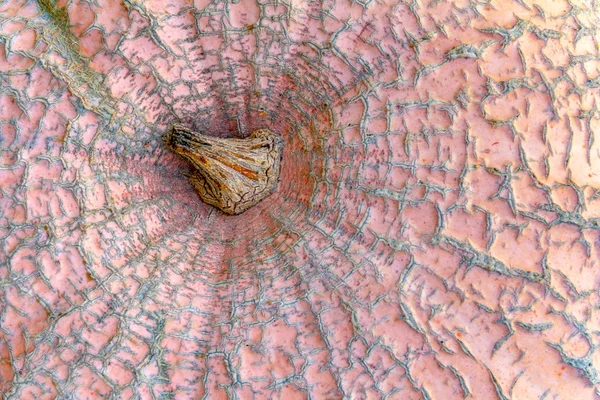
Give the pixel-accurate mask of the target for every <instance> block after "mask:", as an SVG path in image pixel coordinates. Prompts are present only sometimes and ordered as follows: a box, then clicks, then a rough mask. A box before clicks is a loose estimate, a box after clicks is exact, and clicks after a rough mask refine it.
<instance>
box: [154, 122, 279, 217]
mask: <svg viewBox="0 0 600 400" xmlns="http://www.w3.org/2000/svg"><path fill="white" fill-rule="evenodd" d="M166 144H167V146H169V147H170V148H171V149H172V150H173V151H174V152H176V153H177V154H179V155H181V156H182V157H183V158H185V159H186V160H188V161H190V163H191V164H192V165H193V166H194V167H195V169H196V170H195V171H194V172H193V173H192V174H191V175H190V176H189V179H190V182H191V183H192V184H193V185H194V187H195V188H196V190H197V191H198V194H199V195H200V198H201V199H202V200H204V202H205V203H207V204H210V205H213V206H215V207H217V208H218V209H219V210H221V211H223V212H224V213H226V214H232V215H237V214H241V213H243V212H244V211H246V210H247V209H249V208H250V207H253V206H255V205H256V204H258V203H259V202H260V201H261V200H263V199H264V198H265V197H267V196H269V195H270V194H272V193H273V191H274V190H275V188H276V187H277V183H278V182H279V167H280V165H281V152H282V151H283V140H282V139H281V137H279V136H277V135H275V134H274V133H273V132H271V131H270V130H268V129H259V130H257V131H254V132H252V134H251V135H250V136H248V137H247V138H244V139H240V138H215V137H212V136H208V135H205V134H203V133H200V132H194V131H192V130H190V129H188V128H186V127H185V126H184V125H180V124H175V125H173V127H172V128H171V131H170V132H169V134H168V137H167V140H166Z"/></svg>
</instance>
